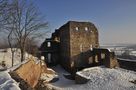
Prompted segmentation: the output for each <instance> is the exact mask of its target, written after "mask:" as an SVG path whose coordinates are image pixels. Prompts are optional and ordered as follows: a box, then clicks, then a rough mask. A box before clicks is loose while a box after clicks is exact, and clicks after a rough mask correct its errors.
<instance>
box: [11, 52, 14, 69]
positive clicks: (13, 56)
mask: <svg viewBox="0 0 136 90" xmlns="http://www.w3.org/2000/svg"><path fill="white" fill-rule="evenodd" d="M11 52H12V67H13V66H14V51H11Z"/></svg>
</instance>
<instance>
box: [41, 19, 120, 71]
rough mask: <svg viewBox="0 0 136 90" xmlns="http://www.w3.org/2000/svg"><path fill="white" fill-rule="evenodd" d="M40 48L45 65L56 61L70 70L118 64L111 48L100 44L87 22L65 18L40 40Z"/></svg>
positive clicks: (95, 30)
mask: <svg viewBox="0 0 136 90" xmlns="http://www.w3.org/2000/svg"><path fill="white" fill-rule="evenodd" d="M40 51H41V55H42V56H45V62H46V63H47V65H56V64H60V65H61V66H62V67H64V68H65V69H66V70H67V71H69V72H71V73H73V72H76V71H78V70H81V69H83V68H86V67H92V66H98V65H105V66H106V67H109V68H113V67H116V66H118V62H117V59H116V57H115V54H114V52H110V51H109V50H108V49H102V48H100V45H99V33H98V30H97V28H96V27H95V25H94V24H92V23H90V22H77V21H69V22H67V23H66V24H64V25H63V26H61V27H60V28H59V29H56V30H55V32H54V33H52V36H51V38H48V39H46V40H45V41H44V42H43V43H42V45H41V47H40Z"/></svg>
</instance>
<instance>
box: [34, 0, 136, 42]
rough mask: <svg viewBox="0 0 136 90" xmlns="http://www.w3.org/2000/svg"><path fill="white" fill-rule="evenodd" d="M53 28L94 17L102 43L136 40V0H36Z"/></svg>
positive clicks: (90, 19)
mask: <svg viewBox="0 0 136 90" xmlns="http://www.w3.org/2000/svg"><path fill="white" fill-rule="evenodd" d="M34 2H35V4H36V5H37V6H38V7H39V10H40V11H41V13H42V14H43V15H45V16H46V17H45V18H46V20H47V21H48V22H49V30H51V32H53V31H54V30H55V29H56V28H59V27H60V26H62V25H63V24H65V23H66V22H67V21H70V20H77V21H90V22H92V23H94V24H95V25H96V27H97V28H98V30H99V35H100V37H99V41H100V43H101V44H111V43H113V44H116V43H134V44H136V40H135V39H136V0H34Z"/></svg>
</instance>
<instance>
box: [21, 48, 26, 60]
mask: <svg viewBox="0 0 136 90" xmlns="http://www.w3.org/2000/svg"><path fill="white" fill-rule="evenodd" d="M24 59H25V58H24V50H23V49H21V62H23V61H24Z"/></svg>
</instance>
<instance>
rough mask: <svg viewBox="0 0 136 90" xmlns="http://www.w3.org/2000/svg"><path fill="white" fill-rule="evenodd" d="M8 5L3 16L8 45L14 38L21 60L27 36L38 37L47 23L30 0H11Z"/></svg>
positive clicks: (44, 31)
mask: <svg viewBox="0 0 136 90" xmlns="http://www.w3.org/2000/svg"><path fill="white" fill-rule="evenodd" d="M8 6H9V8H8V11H7V12H6V13H5V15H4V16H3V17H4V18H5V25H4V29H5V30H6V31H8V42H9V45H11V41H12V40H11V39H14V40H16V42H17V45H18V47H19V48H20V50H21V61H23V60H24V54H25V49H26V41H27V38H39V37H41V36H42V35H43V34H45V33H47V31H46V30H45V29H46V28H47V25H48V23H47V22H46V21H43V20H44V19H43V17H42V16H41V14H40V13H39V12H38V10H37V8H36V7H35V6H34V4H33V3H32V2H31V3H29V2H27V1H26V0H12V1H11V3H10V4H9V5H8Z"/></svg>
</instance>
